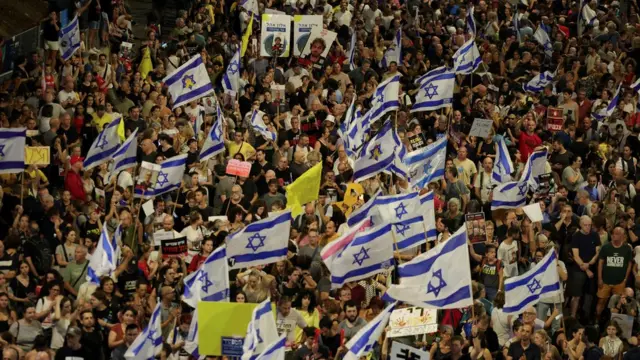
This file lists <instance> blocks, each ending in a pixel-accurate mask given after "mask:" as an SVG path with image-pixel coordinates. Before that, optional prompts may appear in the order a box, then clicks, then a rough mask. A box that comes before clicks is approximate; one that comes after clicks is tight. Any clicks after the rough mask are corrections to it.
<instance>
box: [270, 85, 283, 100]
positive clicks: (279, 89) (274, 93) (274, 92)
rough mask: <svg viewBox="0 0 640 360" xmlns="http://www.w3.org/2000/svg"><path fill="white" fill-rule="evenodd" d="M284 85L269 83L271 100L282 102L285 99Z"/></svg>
mask: <svg viewBox="0 0 640 360" xmlns="http://www.w3.org/2000/svg"><path fill="white" fill-rule="evenodd" d="M284 96H285V86H284V85H278V84H273V85H271V100H272V101H273V102H278V103H282V102H284V101H285V97H284Z"/></svg>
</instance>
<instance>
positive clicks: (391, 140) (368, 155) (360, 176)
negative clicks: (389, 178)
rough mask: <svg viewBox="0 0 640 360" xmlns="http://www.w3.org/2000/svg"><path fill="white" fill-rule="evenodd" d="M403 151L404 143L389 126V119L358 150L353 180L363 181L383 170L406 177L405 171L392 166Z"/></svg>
mask: <svg viewBox="0 0 640 360" xmlns="http://www.w3.org/2000/svg"><path fill="white" fill-rule="evenodd" d="M405 152H406V150H405V148H404V145H403V144H402V142H400V138H399V137H398V134H397V133H396V131H395V130H394V129H393V128H392V126H391V121H388V122H387V123H385V124H384V125H383V126H382V129H380V131H379V132H378V133H377V134H376V136H375V137H374V138H373V139H371V141H369V143H368V144H367V145H365V146H364V147H363V148H362V149H361V150H360V154H358V158H357V159H356V161H355V165H354V170H353V178H354V180H353V181H354V182H360V181H363V180H365V179H368V178H370V177H372V176H375V175H376V174H379V173H381V172H383V171H385V170H389V171H393V172H395V173H396V174H398V175H399V176H401V177H406V176H407V174H406V173H403V172H402V171H401V169H399V168H396V167H394V165H395V164H396V159H398V158H400V157H402V154H404V153H405ZM400 163H402V159H400Z"/></svg>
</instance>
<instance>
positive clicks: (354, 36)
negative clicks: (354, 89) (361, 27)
mask: <svg viewBox="0 0 640 360" xmlns="http://www.w3.org/2000/svg"><path fill="white" fill-rule="evenodd" d="M357 42H358V32H357V31H355V29H354V30H353V34H351V42H350V43H349V53H348V54H347V57H348V58H349V70H354V69H355V68H356V61H355V60H356V43H357ZM347 119H348V118H347Z"/></svg>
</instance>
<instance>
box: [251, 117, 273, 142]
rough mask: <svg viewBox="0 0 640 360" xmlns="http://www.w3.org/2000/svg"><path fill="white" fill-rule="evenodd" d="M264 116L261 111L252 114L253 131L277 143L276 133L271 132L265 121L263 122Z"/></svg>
mask: <svg viewBox="0 0 640 360" xmlns="http://www.w3.org/2000/svg"><path fill="white" fill-rule="evenodd" d="M264 115H265V114H264V113H263V112H262V111H260V110H257V109H255V110H253V112H252V113H251V126H252V127H253V130H255V131H256V132H259V133H260V134H261V135H262V136H264V138H265V139H267V140H271V141H275V140H276V133H274V132H271V131H270V130H269V128H267V125H266V124H265V123H264V120H262V117H263V116H264Z"/></svg>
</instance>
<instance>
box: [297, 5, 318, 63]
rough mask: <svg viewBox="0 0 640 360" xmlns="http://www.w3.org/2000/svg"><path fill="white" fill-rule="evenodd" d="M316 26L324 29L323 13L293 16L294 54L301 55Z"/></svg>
mask: <svg viewBox="0 0 640 360" xmlns="http://www.w3.org/2000/svg"><path fill="white" fill-rule="evenodd" d="M315 28H318V29H322V15H295V16H294V17H293V43H294V44H295V45H294V47H293V56H300V54H302V50H304V48H305V46H306V45H307V41H308V40H309V36H310V35H311V31H312V30H313V29H315Z"/></svg>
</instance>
